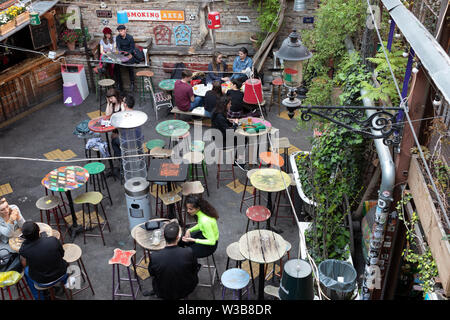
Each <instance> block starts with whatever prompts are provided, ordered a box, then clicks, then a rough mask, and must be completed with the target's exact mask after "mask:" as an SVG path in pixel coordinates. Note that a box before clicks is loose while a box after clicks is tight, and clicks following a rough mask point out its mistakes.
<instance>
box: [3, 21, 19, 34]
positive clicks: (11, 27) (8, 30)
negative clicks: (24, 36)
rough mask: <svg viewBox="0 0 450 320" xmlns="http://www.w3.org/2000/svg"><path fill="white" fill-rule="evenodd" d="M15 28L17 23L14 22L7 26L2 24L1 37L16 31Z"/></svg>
mask: <svg viewBox="0 0 450 320" xmlns="http://www.w3.org/2000/svg"><path fill="white" fill-rule="evenodd" d="M15 27H16V22H15V21H14V20H11V21H8V22H7V23H5V24H2V25H1V26H0V35H1V36H3V35H5V34H7V33H8V32H10V31H12V30H14V28H15Z"/></svg>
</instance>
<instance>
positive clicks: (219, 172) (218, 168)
mask: <svg viewBox="0 0 450 320" xmlns="http://www.w3.org/2000/svg"><path fill="white" fill-rule="evenodd" d="M216 151H217V152H218V158H217V189H219V183H220V181H228V180H233V185H234V188H236V177H235V175H234V163H233V164H232V165H231V170H221V169H220V163H221V160H222V155H223V154H225V159H227V158H229V156H228V157H227V155H228V154H232V153H233V149H226V150H225V152H224V150H222V149H216ZM232 160H233V162H234V159H232ZM225 172H231V173H232V175H233V178H221V177H220V174H221V173H225Z"/></svg>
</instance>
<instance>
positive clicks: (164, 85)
mask: <svg viewBox="0 0 450 320" xmlns="http://www.w3.org/2000/svg"><path fill="white" fill-rule="evenodd" d="M175 81H177V79H166V80H162V81H161V82H160V83H159V84H158V86H159V87H160V88H161V89H163V90H166V91H172V90H173V88H174V87H175Z"/></svg>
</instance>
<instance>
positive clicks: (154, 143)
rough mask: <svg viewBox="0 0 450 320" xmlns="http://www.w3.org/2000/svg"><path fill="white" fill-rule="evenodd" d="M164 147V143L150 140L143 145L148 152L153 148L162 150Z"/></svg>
mask: <svg viewBox="0 0 450 320" xmlns="http://www.w3.org/2000/svg"><path fill="white" fill-rule="evenodd" d="M165 145H166V142H165V141H164V140H161V139H152V140H150V141H148V142H147V143H146V144H145V146H146V147H147V149H148V150H152V149H153V148H155V147H160V148H163V147H164V146H165Z"/></svg>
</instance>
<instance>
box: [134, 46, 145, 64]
mask: <svg viewBox="0 0 450 320" xmlns="http://www.w3.org/2000/svg"><path fill="white" fill-rule="evenodd" d="M131 54H132V55H133V57H134V59H135V60H136V61H138V62H142V61H144V60H145V57H144V52H142V50H140V49H139V48H134V49H133V50H131Z"/></svg>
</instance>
